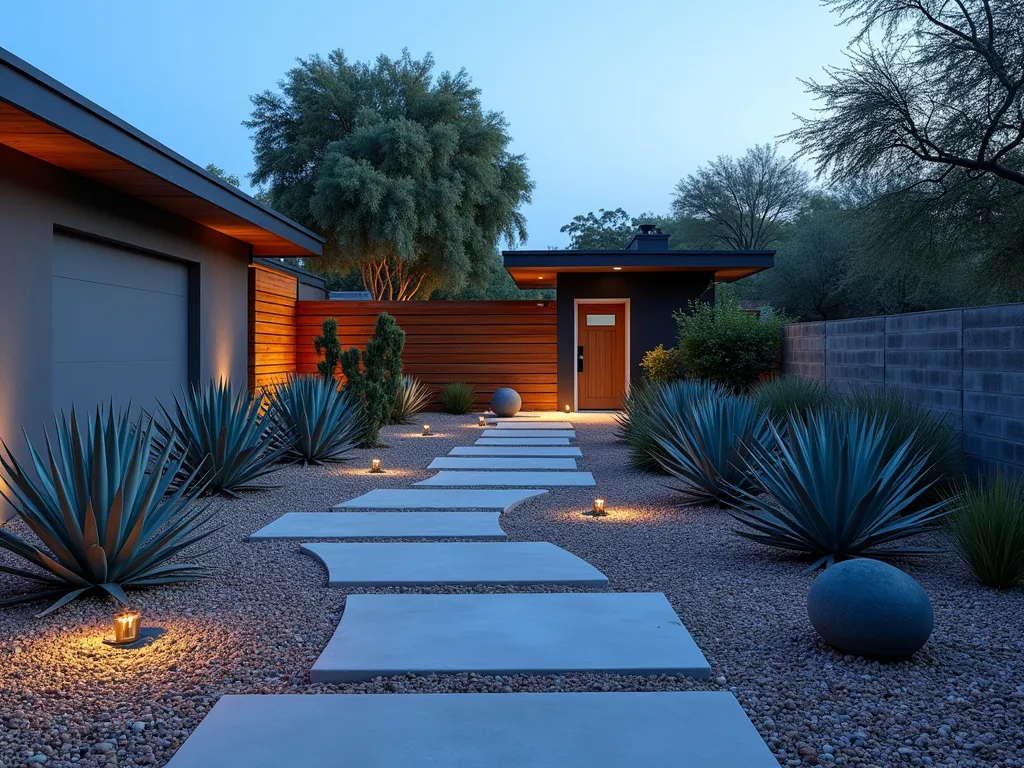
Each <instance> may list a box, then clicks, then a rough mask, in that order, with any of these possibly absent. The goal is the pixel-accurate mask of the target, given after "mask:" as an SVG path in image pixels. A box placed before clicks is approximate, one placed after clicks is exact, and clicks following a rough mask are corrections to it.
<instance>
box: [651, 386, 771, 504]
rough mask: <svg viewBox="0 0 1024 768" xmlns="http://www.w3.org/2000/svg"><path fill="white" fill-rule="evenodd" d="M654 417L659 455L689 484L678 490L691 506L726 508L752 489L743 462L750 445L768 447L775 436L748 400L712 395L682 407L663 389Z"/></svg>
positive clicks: (674, 474) (665, 465)
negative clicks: (741, 494)
mask: <svg viewBox="0 0 1024 768" xmlns="http://www.w3.org/2000/svg"><path fill="white" fill-rule="evenodd" d="M705 386H706V385H705ZM652 416H653V418H652V423H653V424H655V425H656V426H655V428H654V439H655V441H656V443H657V448H656V449H655V454H654V455H655V457H656V458H657V460H658V463H659V464H660V465H661V468H662V469H663V470H665V472H667V473H668V474H669V475H671V476H672V477H674V478H676V479H677V480H681V481H683V483H685V485H684V486H683V487H682V488H679V490H680V491H681V492H682V493H683V495H684V497H685V500H686V502H687V503H691V504H718V505H725V504H728V503H729V502H731V501H732V500H734V499H735V498H736V494H737V492H739V491H744V490H750V489H751V488H752V487H753V486H752V484H751V482H752V481H751V479H750V477H749V473H748V469H747V465H746V464H745V463H744V461H743V458H742V457H743V455H744V453H745V451H746V450H747V449H748V448H749V446H751V445H759V446H766V445H769V444H770V441H771V433H770V431H769V422H768V417H767V416H765V415H764V414H762V413H761V412H760V411H758V409H757V406H756V405H755V404H754V402H753V400H751V399H750V398H749V397H746V396H744V395H732V394H721V393H717V392H713V393H708V394H704V395H702V396H699V397H696V398H694V399H693V400H692V401H691V402H690V403H689V404H688V405H687V406H686V407H682V408H681V407H679V404H678V402H676V401H675V400H674V399H673V398H672V397H671V395H670V394H668V393H667V392H666V390H665V389H663V390H661V391H659V393H658V394H657V395H655V397H654V400H653V408H652Z"/></svg>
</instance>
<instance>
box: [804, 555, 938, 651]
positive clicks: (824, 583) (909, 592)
mask: <svg viewBox="0 0 1024 768" xmlns="http://www.w3.org/2000/svg"><path fill="white" fill-rule="evenodd" d="M807 614H808V616H809V617H810V619H811V625H812V626H813V627H814V629H815V630H816V631H817V633H818V634H819V635H821V639H822V640H824V641H825V642H826V643H828V644H829V645H831V646H832V647H834V648H836V649H837V650H840V651H842V652H843V653H849V654H853V655H855V656H864V657H867V658H872V659H881V660H885V661H894V660H897V659H906V658H909V657H910V656H912V655H913V654H914V653H916V652H917V651H919V650H920V649H921V648H922V647H923V646H924V644H925V643H926V642H928V637H929V636H930V635H931V633H932V625H933V622H934V614H933V613H932V604H931V602H930V601H929V600H928V595H927V593H926V592H925V591H924V589H923V588H922V587H921V585H920V584H918V583H917V582H916V581H915V580H914V579H913V577H911V576H910V575H909V574H906V573H904V572H903V571H901V570H900V569H899V568H895V567H893V566H891V565H889V564H888V563H883V562H880V561H878V560H869V559H867V558H858V559H856V560H846V561H844V562H842V563H837V564H836V565H833V566H832V567H831V568H828V569H826V570H825V572H824V573H822V574H821V575H819V576H818V577H817V578H816V579H815V580H814V584H813V585H812V586H811V591H810V593H809V594H808V596H807Z"/></svg>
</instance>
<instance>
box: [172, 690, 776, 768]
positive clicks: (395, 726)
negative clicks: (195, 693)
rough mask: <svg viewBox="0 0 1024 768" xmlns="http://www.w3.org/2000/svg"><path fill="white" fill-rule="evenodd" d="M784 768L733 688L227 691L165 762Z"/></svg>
mask: <svg viewBox="0 0 1024 768" xmlns="http://www.w3.org/2000/svg"><path fill="white" fill-rule="evenodd" d="M218 765H219V766H249V767H251V768H271V767H272V766H292V765H306V766H325V765H336V766H349V767H350V768H427V766H435V767H436V766H443V768H524V766H528V768H634V766H641V767H646V766H689V767H690V768H778V765H779V763H778V761H777V760H776V759H775V757H774V756H773V755H772V753H771V752H770V751H769V750H768V747H767V746H765V743H764V742H763V741H762V740H761V737H760V736H758V733H757V731H756V730H755V729H754V726H753V725H751V724H750V721H749V720H747V718H746V715H744V713H743V710H742V709H741V708H740V705H739V703H738V702H737V701H736V699H735V697H734V696H733V695H732V694H731V693H725V692H718V691H688V692H665V693H500V694H499V693H426V694H424V693H421V694H395V693H387V694H366V695H361V696H350V695H343V694H333V695H332V694H318V695H287V694H279V695H270V696H224V697H222V698H221V699H220V701H218V702H217V704H216V705H215V706H214V707H213V709H212V710H211V711H210V714H208V715H207V716H206V719H205V720H203V722H202V724H201V725H200V726H199V728H198V729H197V730H196V732H195V733H193V734H192V736H190V737H189V739H188V741H186V742H185V744H184V745H183V746H182V747H181V748H180V749H179V750H178V751H177V752H176V753H175V755H174V757H172V758H171V761H170V762H169V763H168V766H169V768H209V766H218Z"/></svg>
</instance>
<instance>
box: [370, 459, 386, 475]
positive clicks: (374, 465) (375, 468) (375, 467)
mask: <svg viewBox="0 0 1024 768" xmlns="http://www.w3.org/2000/svg"><path fill="white" fill-rule="evenodd" d="M370 471H371V472H383V471H384V470H383V469H382V468H381V466H380V459H373V460H371V461H370Z"/></svg>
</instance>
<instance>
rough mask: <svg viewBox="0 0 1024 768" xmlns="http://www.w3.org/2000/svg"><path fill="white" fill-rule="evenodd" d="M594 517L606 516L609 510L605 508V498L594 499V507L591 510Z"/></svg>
mask: <svg viewBox="0 0 1024 768" xmlns="http://www.w3.org/2000/svg"><path fill="white" fill-rule="evenodd" d="M590 514H592V515H593V516H594V517H604V516H605V515H607V514H608V512H607V511H606V510H605V508H604V499H594V508H593V509H592V510H591V511H590Z"/></svg>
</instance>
